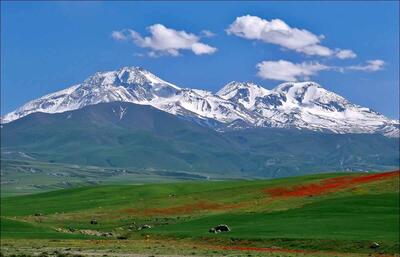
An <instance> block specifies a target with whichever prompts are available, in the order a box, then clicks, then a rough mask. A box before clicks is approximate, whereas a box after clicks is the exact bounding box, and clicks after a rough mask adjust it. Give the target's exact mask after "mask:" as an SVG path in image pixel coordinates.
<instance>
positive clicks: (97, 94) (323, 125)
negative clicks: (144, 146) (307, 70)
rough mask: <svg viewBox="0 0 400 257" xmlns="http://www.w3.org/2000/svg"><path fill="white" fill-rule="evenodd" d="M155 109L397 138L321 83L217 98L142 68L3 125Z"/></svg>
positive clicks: (44, 101)
mask: <svg viewBox="0 0 400 257" xmlns="http://www.w3.org/2000/svg"><path fill="white" fill-rule="evenodd" d="M117 101H120V102H129V103H135V104H142V105H151V106H153V107H155V108H158V109H160V110H162V111H165V112H168V113H171V114H174V115H179V116H180V117H182V118H186V119H189V120H192V121H195V122H198V123H200V124H205V125H207V126H212V127H213V126H215V124H218V129H221V126H222V127H223V126H225V127H226V128H236V129H237V128H247V127H281V128H300V129H309V130H316V131H330V132H334V133H379V134H384V135H386V136H399V122H398V121H393V120H390V119H388V118H386V117H385V116H383V115H381V114H379V113H376V112H374V111H372V110H370V109H369V108H365V107H361V106H358V105H355V104H352V103H351V102H349V101H348V100H347V99H345V98H344V97H342V96H340V95H338V94H336V93H333V92H331V91H329V90H326V89H325V88H323V87H322V86H321V85H319V84H318V83H315V82H312V81H307V82H287V83H282V84H280V85H278V86H277V87H275V88H273V89H271V90H269V89H266V88H264V87H262V86H259V85H256V84H254V83H252V82H236V81H232V82H230V83H228V84H227V85H225V86H224V87H223V88H222V89H221V90H219V91H218V92H217V93H216V94H213V93H212V92H209V91H205V90H198V89H190V88H181V87H178V86H176V85H174V84H172V83H169V82H167V81H165V80H163V79H161V78H159V77H157V76H155V75H154V74H152V73H151V72H149V71H147V70H145V69H143V68H141V67H123V68H121V69H118V70H115V71H106V72H97V73H95V74H94V75H92V76H90V77H89V78H87V79H86V80H85V81H83V82H82V83H81V84H77V85H74V86H71V87H69V88H67V89H64V90H61V91H58V92H55V93H52V94H48V95H46V96H43V97H41V98H39V99H36V100H33V101H30V102H28V103H27V104H25V105H23V106H22V107H20V108H18V109H17V110H15V111H13V112H11V113H9V114H7V115H5V116H4V117H3V118H2V122H3V123H7V122H11V121H13V120H16V119H19V118H21V117H24V116H26V115H28V114H30V113H33V112H45V113H59V112H65V111H69V110H75V109H80V108H82V107H84V106H87V105H94V104H98V103H106V102H117Z"/></svg>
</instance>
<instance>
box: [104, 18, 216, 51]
mask: <svg viewBox="0 0 400 257" xmlns="http://www.w3.org/2000/svg"><path fill="white" fill-rule="evenodd" d="M147 29H148V31H149V33H150V35H149V36H145V37H143V36H141V35H140V34H139V33H138V32H136V31H134V30H132V29H124V30H121V31H113V32H112V33H111V37H112V38H113V39H115V40H131V41H132V42H134V43H135V44H136V45H137V46H139V47H142V48H148V49H150V51H149V53H148V54H149V56H151V57H158V56H162V55H169V56H179V55H180V54H181V53H180V51H181V50H189V51H192V52H193V53H194V54H195V55H204V54H213V53H215V52H216V51H217V48H215V47H212V46H210V45H208V44H205V43H202V42H200V36H197V35H195V34H193V33H188V32H186V31H183V30H180V31H178V30H175V29H171V28H167V27H166V26H164V25H162V24H154V25H151V26H149V27H148V28H147ZM208 32H209V31H208ZM210 33H211V32H210ZM210 33H208V35H209V36H210Z"/></svg>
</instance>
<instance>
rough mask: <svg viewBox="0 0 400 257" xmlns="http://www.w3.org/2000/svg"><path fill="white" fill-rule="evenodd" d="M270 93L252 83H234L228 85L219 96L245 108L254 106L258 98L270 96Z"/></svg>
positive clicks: (218, 93) (219, 92) (220, 91)
mask: <svg viewBox="0 0 400 257" xmlns="http://www.w3.org/2000/svg"><path fill="white" fill-rule="evenodd" d="M269 93H270V91H269V90H268V89H266V88H263V87H261V86H258V85H256V84H254V83H252V82H237V81H232V82H229V83H228V84H226V85H225V86H224V87H223V88H221V90H219V91H218V92H217V95H218V96H219V97H221V98H223V99H226V100H231V101H234V102H239V103H241V104H243V105H244V106H245V107H250V106H252V105H254V102H255V99H256V98H257V97H263V96H265V95H268V94H269Z"/></svg>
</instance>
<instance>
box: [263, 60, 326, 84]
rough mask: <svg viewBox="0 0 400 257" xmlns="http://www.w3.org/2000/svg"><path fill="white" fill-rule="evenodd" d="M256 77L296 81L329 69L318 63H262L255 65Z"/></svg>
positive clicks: (283, 61) (282, 61) (281, 61)
mask: <svg viewBox="0 0 400 257" xmlns="http://www.w3.org/2000/svg"><path fill="white" fill-rule="evenodd" d="M256 67H257V69H258V72H257V75H258V76H260V77H261V78H263V79H272V80H281V81H298V80H303V79H309V77H310V76H313V75H316V74H317V73H318V72H319V71H322V70H327V69H330V67H328V66H325V65H323V64H320V63H318V62H302V63H292V62H289V61H285V60H279V61H263V62H261V63H259V64H257V65H256Z"/></svg>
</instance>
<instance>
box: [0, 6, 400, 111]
mask: <svg viewBox="0 0 400 257" xmlns="http://www.w3.org/2000/svg"><path fill="white" fill-rule="evenodd" d="M1 5H2V10H1V93H2V94H1V107H2V108H1V109H2V110H1V113H2V114H5V113H7V112H10V111H12V110H13V109H15V108H17V107H18V106H20V105H22V104H24V103H25V102H27V101H29V100H32V99H35V98H37V97H40V96H42V95H44V94H47V93H50V92H54V91H57V90H60V89H63V88H65V87H67V86H70V85H72V84H74V83H79V82H81V81H83V80H84V79H86V78H87V77H88V76H90V75H91V74H93V73H94V72H96V71H104V70H113V69H118V68H120V67H122V66H142V67H144V68H146V69H148V70H150V71H151V72H153V73H154V74H156V75H158V76H159V77H161V78H163V79H165V80H167V81H169V82H172V83H175V84H177V85H179V86H182V87H192V88H200V89H207V90H211V91H214V92H215V91H217V90H218V89H219V88H221V87H222V86H223V85H224V84H226V83H228V82H230V81H232V80H236V81H253V82H255V83H257V84H260V85H262V86H264V87H266V88H273V87H275V86H276V85H278V84H279V83H281V82H283V81H285V80H293V79H296V80H304V79H307V80H313V81H316V82H318V83H320V84H321V85H323V86H324V87H325V88H327V89H329V90H332V91H334V92H336V93H338V94H340V95H342V96H344V97H346V98H347V99H349V100H350V101H352V102H354V103H357V104H360V105H363V106H367V107H371V108H372V109H374V110H376V111H378V112H381V113H383V114H385V115H387V116H389V117H391V118H398V117H399V107H398V106H399V32H398V28H399V6H398V5H399V3H398V2H396V1H393V2H342V1H337V2H294V1H293V2H235V3H230V2H147V3H146V2H78V3H73V2H52V3H51V2H1ZM246 15H248V16H246ZM278 19H279V20H278ZM154 24H159V25H156V26H153V25H154ZM249 24H250V25H249ZM282 29H283V30H284V31H286V32H287V34H286V32H284V33H283V34H282ZM204 30H207V31H209V32H212V33H213V34H214V35H210V33H207V32H206V33H205V32H204ZM182 31H185V33H183V32H182ZM113 32H114V34H112V33H113ZM112 35H113V36H112ZM343 50H346V51H344V52H343Z"/></svg>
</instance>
